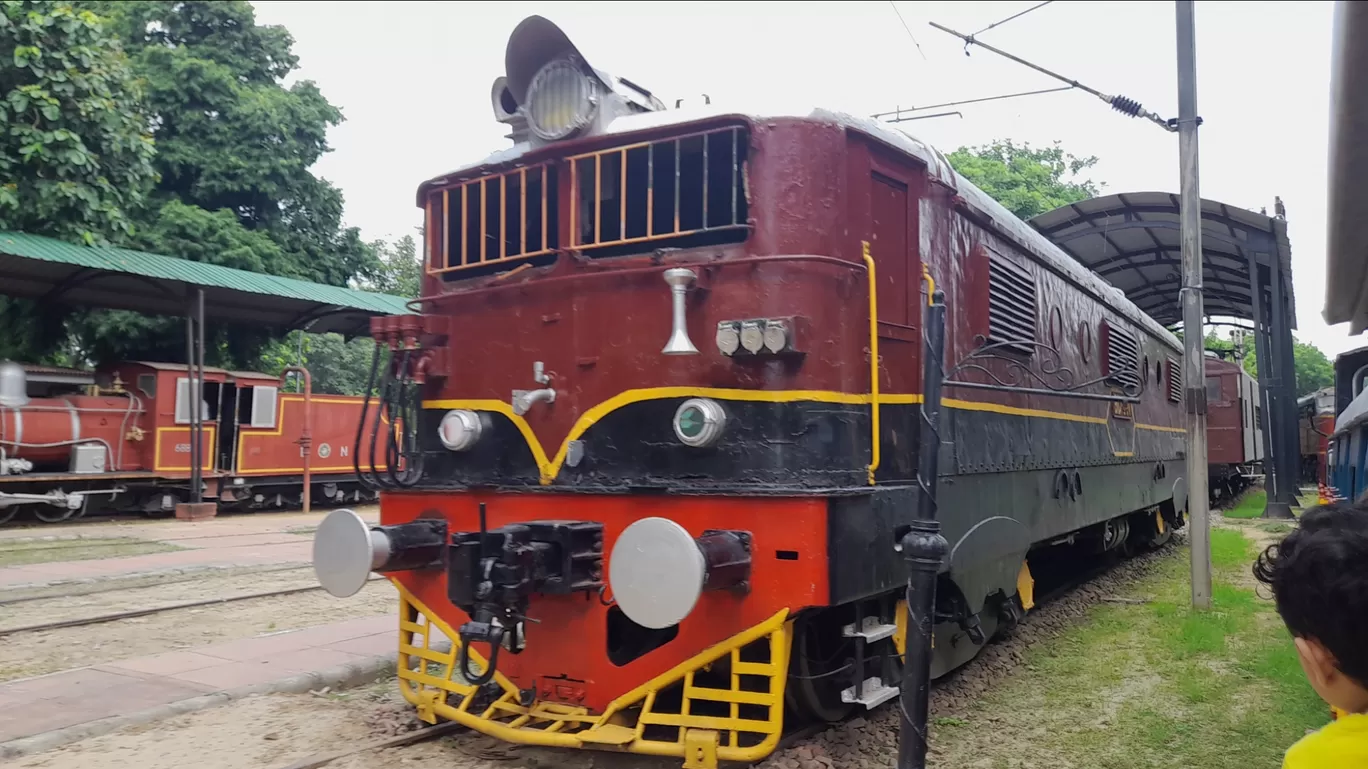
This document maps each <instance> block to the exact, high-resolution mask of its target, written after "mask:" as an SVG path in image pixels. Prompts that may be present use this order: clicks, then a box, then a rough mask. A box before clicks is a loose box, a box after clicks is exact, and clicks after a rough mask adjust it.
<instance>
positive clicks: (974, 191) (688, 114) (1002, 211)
mask: <svg viewBox="0 0 1368 769" xmlns="http://www.w3.org/2000/svg"><path fill="white" fill-rule="evenodd" d="M723 117H736V118H740V119H745V120H748V121H750V122H752V123H762V122H764V121H766V120H775V119H785V118H788V119H797V120H810V121H814V122H822V123H832V124H835V125H839V126H842V127H844V128H845V129H846V130H851V131H857V132H859V133H862V134H865V135H867V136H869V137H871V138H873V139H875V140H877V141H880V142H882V143H884V144H887V145H889V146H891V147H893V148H895V149H898V150H900V151H902V152H904V153H906V154H908V155H911V156H912V157H914V158H916V159H918V160H920V161H921V162H922V163H924V164H925V165H926V168H927V173H929V174H931V175H932V176H933V177H934V178H935V179H937V180H939V181H941V182H943V183H944V184H946V185H947V186H949V187H950V188H951V189H954V190H955V191H956V192H957V193H958V194H959V195H960V196H961V197H963V198H965V200H967V201H968V202H969V203H970V205H972V206H973V207H974V208H976V209H978V210H979V211H980V212H981V213H983V214H984V215H986V216H987V217H988V218H989V219H991V220H992V222H993V224H994V225H995V226H997V227H998V228H999V229H1000V230H1002V231H1003V232H1006V233H1007V234H1009V235H1010V236H1011V238H1012V240H1013V241H1014V242H1015V243H1016V244H1017V245H1018V246H1020V247H1022V248H1024V249H1026V250H1028V251H1030V252H1031V253H1032V254H1033V255H1034V256H1036V257H1037V258H1038V259H1039V260H1040V261H1042V262H1043V263H1045V264H1046V265H1048V266H1049V267H1050V268H1051V269H1053V270H1054V271H1055V272H1057V273H1059V274H1061V275H1062V276H1064V277H1065V278H1067V279H1068V280H1070V281H1072V282H1074V283H1075V284H1077V285H1078V286H1079V287H1080V288H1082V289H1084V290H1086V291H1088V292H1090V293H1092V294H1093V295H1094V296H1095V297H1096V298H1097V299H1099V300H1101V301H1103V302H1105V303H1106V304H1107V305H1109V306H1110V307H1111V308H1112V309H1113V310H1114V311H1115V312H1116V313H1117V314H1119V315H1121V316H1123V317H1125V318H1126V319H1127V320H1129V321H1130V322H1132V323H1134V324H1136V325H1137V326H1138V327H1140V328H1143V329H1144V330H1145V331H1146V332H1147V333H1149V334H1150V335H1152V336H1154V337H1156V338H1158V339H1160V340H1161V341H1163V342H1165V343H1167V344H1169V345H1170V346H1172V347H1174V348H1177V347H1179V346H1180V345H1179V342H1178V338H1177V337H1175V336H1174V335H1173V334H1172V333H1171V332H1170V331H1169V330H1168V329H1167V328H1164V326H1162V325H1160V324H1159V323H1158V322H1157V321H1155V320H1154V319H1153V318H1151V317H1150V316H1149V315H1146V314H1145V313H1144V312H1142V311H1141V310H1140V308H1139V307H1137V306H1136V305H1135V304H1133V303H1132V302H1131V301H1130V300H1129V299H1127V298H1126V296H1125V294H1124V293H1123V292H1122V291H1121V290H1120V289H1118V288H1116V287H1115V286H1113V285H1112V284H1110V283H1108V282H1107V281H1106V280H1105V279H1104V278H1102V277H1101V276H1099V275H1098V274H1096V273H1094V272H1092V271H1091V270H1089V269H1088V268H1086V267H1084V266H1083V265H1082V264H1080V263H1079V262H1078V261H1077V260H1075V259H1074V258H1073V257H1071V256H1069V255H1068V254H1067V253H1065V252H1064V251H1063V250H1062V249H1060V248H1059V247H1058V246H1056V245H1055V244H1053V243H1051V242H1050V241H1049V240H1048V239H1047V238H1045V237H1044V236H1043V235H1041V234H1040V233H1038V232H1036V231H1035V229H1033V228H1032V227H1031V226H1030V225H1028V224H1027V223H1026V222H1023V221H1022V220H1020V219H1018V218H1017V217H1016V216H1015V215H1014V214H1012V212H1010V211H1008V210H1007V209H1006V208H1005V207H1003V206H1002V204H1000V203H998V202H997V201H996V200H993V198H992V197H991V196H989V195H988V194H987V193H985V192H983V191H982V190H980V189H979V188H978V187H976V186H974V184H973V183H972V182H970V181H969V180H968V179H966V178H964V177H963V176H960V175H959V174H958V173H956V172H955V170H954V169H953V168H952V167H951V166H950V161H948V160H947V159H946V158H945V156H944V155H943V154H941V153H940V152H939V151H938V150H936V149H935V148H934V147H932V146H931V145H929V144H927V143H925V142H923V141H921V140H919V139H917V138H915V137H913V136H912V135H911V134H908V133H907V132H905V131H903V130H902V129H900V128H897V127H895V126H891V125H889V124H887V123H880V122H878V121H876V120H872V119H869V118H862V117H856V116H854V115H850V114H847V113H843V112H837V111H833V110H827V109H823V108H820V107H818V108H815V109H809V110H792V111H786V112H777V113H769V114H748V113H744V112H737V111H735V110H728V109H724V108H722V107H721V106H719V105H710V106H697V107H691V108H684V109H675V110H661V111H658V112H643V113H637V114H633V115H627V116H624V117H620V118H618V119H616V120H614V121H613V122H612V123H610V124H609V125H608V126H607V127H606V128H605V129H604V130H603V131H601V132H599V133H597V134H596V135H595V138H602V137H604V136H615V135H624V134H631V133H635V132H638V131H645V130H649V129H652V128H662V127H666V126H671V125H683V124H686V123H690V122H694V121H698V120H704V119H708V118H723ZM531 149H532V147H531V145H530V144H529V143H527V142H520V143H518V144H515V145H514V146H512V147H508V148H506V149H502V150H499V151H497V152H494V153H491V154H490V155H488V156H487V157H485V158H484V159H483V160H480V161H479V162H477V163H470V164H467V165H464V166H461V167H460V168H457V169H455V170H452V171H450V172H448V173H445V174H442V175H441V176H439V177H436V178H433V179H430V180H428V181H426V182H424V183H423V184H422V185H421V186H420V187H419V195H420V196H421V195H422V194H423V192H424V191H425V190H426V189H427V187H428V186H430V185H433V184H440V183H443V182H445V181H446V180H447V179H448V178H449V177H453V176H459V175H461V174H464V173H466V172H469V171H472V170H474V169H477V168H482V167H485V166H498V165H505V164H516V161H517V160H518V159H519V158H521V157H522V156H523V155H525V154H527V153H528V152H529V151H531Z"/></svg>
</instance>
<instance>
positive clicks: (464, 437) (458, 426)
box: [437, 409, 484, 451]
mask: <svg viewBox="0 0 1368 769" xmlns="http://www.w3.org/2000/svg"><path fill="white" fill-rule="evenodd" d="M483 430H484V425H483V424H481V423H480V415H479V414H476V413H475V412H473V411H469V410H467V409H453V410H451V411H448V412H447V413H446V416H444V417H442V424H441V425H440V426H439V427H438V428H437V435H438V437H439V438H441V440H442V445H443V446H446V447H447V449H449V450H451V451H465V450H466V449H468V448H470V447H471V446H474V445H475V443H476V442H477V441H479V440H480V433H481V432H483Z"/></svg>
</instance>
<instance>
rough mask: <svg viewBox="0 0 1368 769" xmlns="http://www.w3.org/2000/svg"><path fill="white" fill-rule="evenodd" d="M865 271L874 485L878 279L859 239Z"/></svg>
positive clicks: (866, 243) (866, 247)
mask: <svg viewBox="0 0 1368 769" xmlns="http://www.w3.org/2000/svg"><path fill="white" fill-rule="evenodd" d="M860 247H861V249H862V250H863V256H864V263H865V272H867V273H868V274H869V413H870V431H871V441H872V443H873V446H872V447H871V451H872V454H871V455H870V461H869V485H870V486H873V485H874V471H875V470H878V469H879V281H878V279H877V278H876V277H875V276H874V257H873V256H870V254H869V241H867V240H865V241H861V243H860Z"/></svg>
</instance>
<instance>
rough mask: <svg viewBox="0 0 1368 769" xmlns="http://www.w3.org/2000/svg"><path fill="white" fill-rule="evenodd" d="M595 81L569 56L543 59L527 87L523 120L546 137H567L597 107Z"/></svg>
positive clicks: (581, 125) (584, 123)
mask: <svg viewBox="0 0 1368 769" xmlns="http://www.w3.org/2000/svg"><path fill="white" fill-rule="evenodd" d="M598 102H599V96H598V86H597V83H596V82H595V81H594V80H593V79H592V78H590V77H589V76H588V75H586V74H585V73H584V71H583V70H582V69H581V68H580V67H579V65H578V64H577V63H576V62H575V61H574V60H573V59H557V60H555V61H552V62H549V63H547V65H546V66H544V67H542V68H541V71H539V72H538V73H537V75H536V77H534V78H532V84H531V85H530V86H528V88H527V100H526V105H527V106H526V114H527V124H528V126H529V127H530V128H531V129H532V132H533V133H535V134H536V135H537V136H539V137H541V138H542V139H545V140H546V141H557V140H560V139H567V138H569V137H571V136H573V135H574V134H575V133H577V132H578V131H580V130H581V129H583V128H584V127H585V126H587V125H589V123H590V121H592V120H593V119H594V113H595V112H596V111H597V110H598Z"/></svg>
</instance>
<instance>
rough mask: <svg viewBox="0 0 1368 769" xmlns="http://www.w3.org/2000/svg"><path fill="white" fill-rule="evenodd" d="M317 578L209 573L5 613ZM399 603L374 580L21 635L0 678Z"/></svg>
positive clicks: (17, 620) (88, 608)
mask: <svg viewBox="0 0 1368 769" xmlns="http://www.w3.org/2000/svg"><path fill="white" fill-rule="evenodd" d="M287 575H289V576H287ZM311 580H313V572H312V571H310V570H304V571H302V572H285V573H266V574H253V575H239V576H233V577H228V578H218V579H214V578H206V579H204V580H196V581H193V582H182V583H178V584H173V585H165V586H161V587H147V588H138V589H136V590H129V591H126V592H125V591H110V592H105V593H97V594H94V595H88V596H77V597H69V598H60V599H48V600H41V601H30V602H27V603H20V604H12V605H10V606H5V607H3V609H0V612H2V613H3V614H4V620H3V622H4V626H5V627H16V626H19V625H26V624H29V623H30V622H32V621H34V620H35V618H38V619H37V621H43V618H46V619H53V620H55V619H59V618H63V617H65V616H93V615H96V614H105V613H112V612H116V611H119V610H120V609H121V608H122V609H130V608H140V607H143V606H155V605H156V604H157V603H178V602H181V601H191V600H197V599H198V598H208V597H218V596H226V595H234V594H243V593H254V592H266V591H267V590H272V589H280V588H284V587H287V586H304V585H307V584H309V582H310V581H311ZM144 591H148V592H144ZM396 600H397V599H396V595H395V590H394V586H393V585H391V584H390V583H389V582H388V581H386V580H373V581H372V582H370V583H369V584H368V585H367V586H366V587H365V588H364V589H363V590H362V591H361V592H360V593H357V594H356V595H354V596H352V597H351V598H348V599H346V600H339V599H337V598H334V597H332V596H330V595H328V594H327V593H325V592H323V591H321V590H319V591H311V592H307V593H295V594H293V595H285V596H276V597H272V598H261V599H253V600H246V601H238V602H235V603H228V604H221V605H210V606H203V607H200V608H195V609H179V610H175V611H169V612H164V613H161V614H153V615H150V616H146V617H134V618H130V619H122V620H116V621H113V622H105V623H101V624H97V625H85V626H81V627H71V628H61V629H57V630H45V631H39V632H29V633H18V634H15V635H11V636H4V637H3V638H0V681H10V680H14V679H16V678H26V677H28V676H36V675H42V674H45V673H53V672H57V671H59V670H67V669H70V668H75V667H81V666H83V665H88V664H90V660H92V659H99V660H100V661H102V662H113V661H117V660H122V659H128V658H130V657H140V656H143V655H146V654H157V653H160V652H167V651H177V650H181V649H191V648H194V647H198V646H205V645H208V644H213V643H219V642H221V641H233V640H237V639H240V638H251V637H253V636H257V635H260V634H262V633H270V632H274V631H282V630H297V629H302V628H306V627H313V626H315V625H324V624H327V623H330V622H339V621H341V620H346V619H352V618H356V617H371V616H377V615H384V614H391V613H393V612H394V611H395V606H396ZM49 605H51V606H52V607H53V608H52V610H51V615H50V616H48V614H47V612H48V609H47V607H48V606H49Z"/></svg>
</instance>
